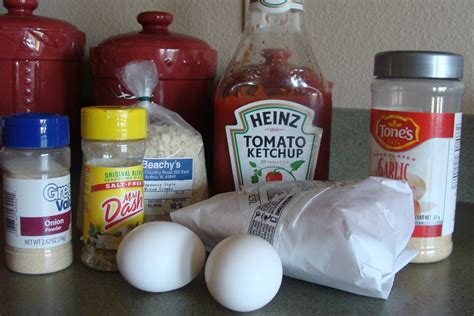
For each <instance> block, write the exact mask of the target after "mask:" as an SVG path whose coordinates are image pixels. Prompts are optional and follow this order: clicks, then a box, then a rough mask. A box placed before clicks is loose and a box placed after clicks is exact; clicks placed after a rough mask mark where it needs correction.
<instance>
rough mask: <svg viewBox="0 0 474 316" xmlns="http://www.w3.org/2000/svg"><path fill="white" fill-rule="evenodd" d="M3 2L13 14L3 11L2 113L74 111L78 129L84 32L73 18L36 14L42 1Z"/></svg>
mask: <svg viewBox="0 0 474 316" xmlns="http://www.w3.org/2000/svg"><path fill="white" fill-rule="evenodd" d="M3 5H4V6H5V8H7V10H8V13H7V14H4V15H0V35H1V36H0V37H1V48H0V74H1V75H0V95H1V97H0V115H1V116H5V115H8V114H11V113H16V112H54V113H59V114H64V115H69V116H71V128H72V129H73V130H74V128H75V126H77V125H75V123H77V122H78V115H79V108H80V106H79V102H80V101H79V98H80V85H81V82H80V72H81V68H80V67H81V62H82V59H83V53H84V44H85V35H84V33H82V32H80V31H79V30H78V29H77V28H76V27H74V26H73V25H71V24H69V23H67V22H64V21H60V20H57V19H52V18H47V17H40V16H35V15H33V11H34V10H35V9H36V8H37V7H38V1H37V0H4V1H3ZM76 117H77V120H75V118H76Z"/></svg>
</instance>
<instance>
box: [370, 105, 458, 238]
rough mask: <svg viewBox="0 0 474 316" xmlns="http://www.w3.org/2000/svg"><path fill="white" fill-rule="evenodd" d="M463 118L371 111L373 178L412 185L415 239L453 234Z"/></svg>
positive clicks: (437, 114) (432, 114)
mask: <svg viewBox="0 0 474 316" xmlns="http://www.w3.org/2000/svg"><path fill="white" fill-rule="evenodd" d="M461 118H462V114H461V113H422V112H398V111H385V110H372V111H371V117H370V147H369V150H370V161H369V168H370V174H371V175H374V176H380V177H386V178H391V179H399V180H405V181H407V182H408V184H409V185H410V187H411V189H412V191H413V199H414V200H413V203H414V209H415V230H414V232H413V235H412V237H416V238H430V237H441V236H445V235H449V234H451V233H452V232H453V230H454V210H455V206H456V190H457V180H458V166H459V153H460V142H461Z"/></svg>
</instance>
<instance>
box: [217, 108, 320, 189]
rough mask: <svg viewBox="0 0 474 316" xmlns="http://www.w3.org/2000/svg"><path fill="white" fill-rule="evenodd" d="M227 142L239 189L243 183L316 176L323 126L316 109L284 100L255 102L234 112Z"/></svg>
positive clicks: (292, 179)
mask: <svg viewBox="0 0 474 316" xmlns="http://www.w3.org/2000/svg"><path fill="white" fill-rule="evenodd" d="M235 118H236V121H237V124H236V125H234V126H227V127H226V132H227V144H228V146H229V155H230V160H231V166H232V172H233V176H234V184H235V188H236V189H240V188H241V187H242V186H244V185H249V184H255V183H261V182H272V181H296V180H309V179H312V178H313V175H314V171H315V168H316V162H317V159H318V153H319V147H320V142H321V136H322V129H320V128H318V127H316V126H314V125H313V119H314V111H313V110H311V109H309V108H308V107H306V106H303V105H301V104H298V103H294V102H289V101H283V100H265V101H259V102H253V103H250V104H247V105H245V106H242V107H240V108H238V109H237V110H236V111H235Z"/></svg>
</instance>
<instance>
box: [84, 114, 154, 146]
mask: <svg viewBox="0 0 474 316" xmlns="http://www.w3.org/2000/svg"><path fill="white" fill-rule="evenodd" d="M147 120H148V118H147V112H146V110H145V109H144V108H140V107H133V106H90V107H85V108H82V110H81V136H82V138H84V139H91V140H113V141H125V140H138V139H144V138H146V135H147Z"/></svg>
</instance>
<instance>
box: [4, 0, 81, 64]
mask: <svg viewBox="0 0 474 316" xmlns="http://www.w3.org/2000/svg"><path fill="white" fill-rule="evenodd" d="M3 5H4V7H5V8H6V9H7V10H8V13H7V14H3V15H0V35H2V49H1V50H0V58H1V59H29V60H43V59H46V60H80V59H82V55H83V50H84V44H85V35H84V33H82V32H81V31H79V30H78V29H77V28H76V27H75V26H74V25H72V24H70V23H67V22H65V21H61V20H58V19H53V18H49V17H42V16H37V15H34V14H33V11H34V10H35V9H36V8H37V7H38V1H37V0H3Z"/></svg>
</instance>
